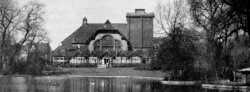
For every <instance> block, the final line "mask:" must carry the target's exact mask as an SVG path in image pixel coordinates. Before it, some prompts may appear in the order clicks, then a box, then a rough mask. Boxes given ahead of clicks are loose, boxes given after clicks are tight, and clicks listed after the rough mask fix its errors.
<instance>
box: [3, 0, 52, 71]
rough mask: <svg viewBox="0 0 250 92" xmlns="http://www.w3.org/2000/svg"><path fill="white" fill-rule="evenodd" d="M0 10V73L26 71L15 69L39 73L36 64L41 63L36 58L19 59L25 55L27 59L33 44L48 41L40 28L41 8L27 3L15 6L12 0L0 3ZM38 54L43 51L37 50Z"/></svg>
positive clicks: (42, 13) (32, 2)
mask: <svg viewBox="0 0 250 92" xmlns="http://www.w3.org/2000/svg"><path fill="white" fill-rule="evenodd" d="M0 11H1V13H0V17H1V18H0V34H1V35H0V37H1V39H0V46H1V48H0V62H1V67H0V68H1V69H0V70H2V71H4V72H5V73H6V74H12V73H24V72H23V71H26V70H24V69H19V67H24V66H25V68H31V70H34V71H31V72H30V73H33V72H34V74H39V72H41V70H42V69H40V68H39V65H38V64H40V63H39V62H40V61H41V62H42V61H44V60H40V59H38V58H40V57H39V56H36V58H37V59H33V60H32V59H27V60H25V59H23V60H21V57H22V55H24V54H25V53H26V54H28V57H29V58H30V56H29V55H30V54H31V53H34V50H33V49H32V48H33V47H35V45H37V44H39V43H40V42H45V43H48V42H49V40H48V38H47V32H46V31H45V30H44V29H43V24H44V11H43V5H42V4H41V3H39V2H36V1H30V2H28V3H26V4H25V5H24V6H19V5H18V3H17V1H15V0H2V1H0ZM27 48H29V49H27ZM39 53H40V52H39ZM41 53H43V52H42V51H41ZM48 56H49V55H47V56H46V57H48ZM31 57H33V56H31ZM29 60H30V61H32V62H30V61H29ZM27 62H29V64H28V63H27ZM21 63H22V64H21ZM33 68H37V69H33ZM25 73H27V72H25Z"/></svg>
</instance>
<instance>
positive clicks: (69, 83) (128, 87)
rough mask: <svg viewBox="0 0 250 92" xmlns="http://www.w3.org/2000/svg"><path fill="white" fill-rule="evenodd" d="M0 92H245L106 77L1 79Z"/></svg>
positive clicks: (242, 91)
mask: <svg viewBox="0 0 250 92" xmlns="http://www.w3.org/2000/svg"><path fill="white" fill-rule="evenodd" d="M0 92H248V90H247V89H245V90H208V89H203V88H201V87H197V86H169V85H163V84H161V83H160V82H159V81H157V80H149V79H135V78H105V77H0Z"/></svg>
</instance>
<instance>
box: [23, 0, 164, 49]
mask: <svg viewBox="0 0 250 92" xmlns="http://www.w3.org/2000/svg"><path fill="white" fill-rule="evenodd" d="M18 1H19V0H18ZM27 1H30V0H20V2H21V3H25V2H27ZM37 1H38V2H41V3H43V4H44V5H45V8H44V9H45V12H46V14H45V25H44V27H45V29H46V30H47V31H48V34H49V38H50V43H51V47H52V49H55V48H56V47H57V46H58V45H60V42H61V41H62V40H64V39H65V38H66V37H67V36H69V35H70V34H71V33H73V32H74V31H75V30H76V29H77V28H79V27H80V25H81V23H82V19H83V17H84V16H86V17H87V19H88V23H104V22H105V20H107V19H109V20H110V21H111V23H126V13H127V12H134V9H136V8H144V9H146V12H154V10H155V7H156V5H157V3H159V2H162V1H160V0H37Z"/></svg>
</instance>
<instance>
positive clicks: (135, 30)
mask: <svg viewBox="0 0 250 92" xmlns="http://www.w3.org/2000/svg"><path fill="white" fill-rule="evenodd" d="M126 18H127V23H112V22H110V21H109V20H107V21H106V22H104V23H88V21H87V18H86V17H84V18H83V22H82V25H81V27H79V28H78V29H77V30H76V31H75V32H73V33H72V34H71V35H69V36H68V37H67V38H66V39H64V40H63V41H62V42H61V45H60V46H58V47H57V48H56V49H55V50H54V51H53V61H54V62H68V63H73V62H74V63H80V62H81V63H94V64H95V63H104V64H107V63H108V64H110V65H111V64H114V63H118V64H119V63H145V62H148V61H150V51H151V49H152V48H153V19H154V14H153V13H147V12H146V11H145V9H135V11H134V12H130V13H127V15H126Z"/></svg>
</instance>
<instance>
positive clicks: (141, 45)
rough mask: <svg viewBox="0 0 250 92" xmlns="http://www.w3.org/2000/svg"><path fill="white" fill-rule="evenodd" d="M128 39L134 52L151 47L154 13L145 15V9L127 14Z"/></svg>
mask: <svg viewBox="0 0 250 92" xmlns="http://www.w3.org/2000/svg"><path fill="white" fill-rule="evenodd" d="M126 17H127V23H128V29H129V30H128V39H129V41H130V43H131V45H132V48H133V49H135V50H138V49H141V50H144V49H149V48H152V46H153V18H154V13H146V12H145V9H135V12H132V13H127V15H126Z"/></svg>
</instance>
